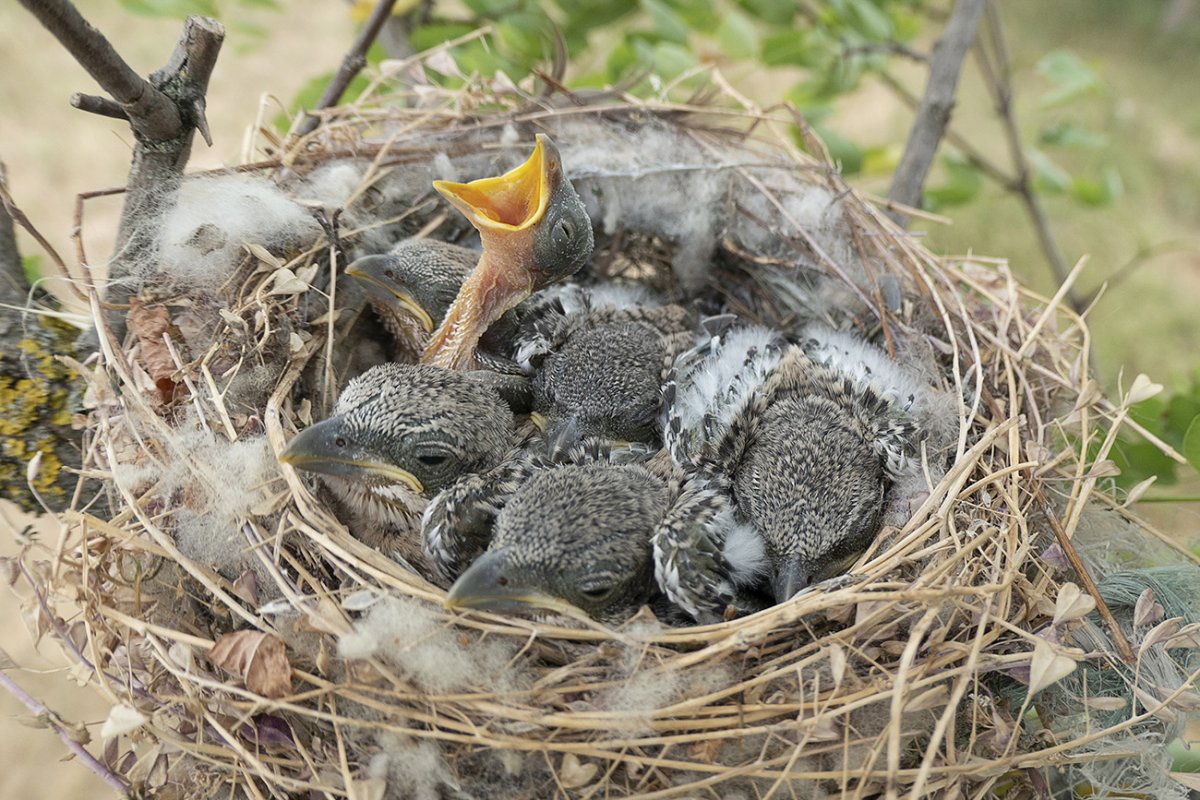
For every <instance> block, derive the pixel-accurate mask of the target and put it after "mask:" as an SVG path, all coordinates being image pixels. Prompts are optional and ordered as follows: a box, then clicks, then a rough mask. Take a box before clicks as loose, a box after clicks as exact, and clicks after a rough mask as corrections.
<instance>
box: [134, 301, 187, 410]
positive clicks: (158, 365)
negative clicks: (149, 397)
mask: <svg viewBox="0 0 1200 800" xmlns="http://www.w3.org/2000/svg"><path fill="white" fill-rule="evenodd" d="M125 322H126V324H127V325H128V326H129V331H130V332H131V333H132V334H133V335H134V336H136V337H137V339H138V344H140V345H141V356H142V358H141V361H142V366H143V367H145V368H146V372H147V373H148V374H149V375H150V380H152V381H154V385H155V386H156V387H157V388H158V393H159V396H160V399H161V400H162V402H164V403H170V402H171V401H173V400H175V399H176V396H177V392H181V391H182V390H183V387H182V386H181V385H180V384H178V383H176V381H175V378H174V375H175V370H176V366H175V359H173V358H171V351H170V350H169V349H168V348H167V344H166V342H164V341H163V336H164V335H165V336H170V335H171V327H172V326H171V318H170V317H169V316H168V315H167V309H166V308H164V307H163V306H148V305H146V304H145V303H143V302H142V301H141V300H140V299H139V298H137V297H131V298H129V314H128V315H127V316H126V317H125Z"/></svg>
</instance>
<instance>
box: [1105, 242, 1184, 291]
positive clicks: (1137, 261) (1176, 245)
mask: <svg viewBox="0 0 1200 800" xmlns="http://www.w3.org/2000/svg"><path fill="white" fill-rule="evenodd" d="M1175 253H1191V254H1193V255H1195V254H1197V253H1200V247H1197V246H1196V245H1195V244H1191V243H1188V242H1181V241H1166V242H1157V243H1156V244H1152V245H1146V246H1143V247H1139V248H1138V251H1137V252H1136V253H1134V254H1133V257H1132V258H1130V259H1129V260H1128V261H1126V262H1125V263H1124V264H1122V265H1121V266H1119V267H1117V268H1116V269H1115V270H1113V271H1112V274H1111V275H1109V276H1108V277H1107V278H1105V279H1104V280H1103V281H1101V282H1100V286H1098V287H1097V288H1096V289H1095V290H1093V291H1092V292H1089V293H1088V295H1087V297H1085V298H1084V302H1086V303H1088V304H1090V303H1091V302H1092V301H1094V300H1095V299H1096V298H1097V297H1098V296H1099V295H1100V289H1101V288H1102V287H1105V288H1108V289H1115V288H1116V287H1118V286H1120V285H1121V284H1122V283H1124V282H1125V281H1127V280H1129V278H1131V277H1133V274H1134V273H1135V272H1137V271H1138V270H1139V269H1141V268H1142V267H1144V266H1145V265H1146V264H1147V263H1149V262H1150V261H1152V260H1154V259H1156V258H1159V257H1160V256H1166V255H1172V254H1175Z"/></svg>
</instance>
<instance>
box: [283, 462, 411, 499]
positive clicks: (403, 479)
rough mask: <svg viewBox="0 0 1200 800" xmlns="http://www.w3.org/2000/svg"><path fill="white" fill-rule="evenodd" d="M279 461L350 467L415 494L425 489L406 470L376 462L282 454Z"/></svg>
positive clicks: (300, 464) (294, 465) (296, 464)
mask: <svg viewBox="0 0 1200 800" xmlns="http://www.w3.org/2000/svg"><path fill="white" fill-rule="evenodd" d="M279 461H280V462H281V463H283V464H290V465H292V466H293V467H300V468H304V467H305V466H306V465H308V464H346V465H348V466H351V467H356V468H358V469H360V470H362V471H363V472H365V473H367V474H368V475H377V476H379V477H380V478H387V479H389V480H392V481H395V482H396V483H402V484H404V485H405V486H407V487H408V488H409V489H411V490H412V491H414V492H416V493H417V494H421V493H422V492H424V491H425V487H424V486H423V485H422V484H421V481H419V480H417V476H416V475H413V474H412V473H411V472H409V471H408V470H406V469H400V467H397V466H395V465H394V464H384V463H381V462H378V461H355V460H354V459H352V458H332V457H329V456H309V455H304V454H302V453H283V454H282V455H280V456H279Z"/></svg>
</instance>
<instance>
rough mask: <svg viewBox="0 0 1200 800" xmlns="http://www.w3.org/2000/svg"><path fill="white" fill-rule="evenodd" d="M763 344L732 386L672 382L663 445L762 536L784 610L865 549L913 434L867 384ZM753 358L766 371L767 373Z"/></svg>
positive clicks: (796, 352)
mask: <svg viewBox="0 0 1200 800" xmlns="http://www.w3.org/2000/svg"><path fill="white" fill-rule="evenodd" d="M762 336H763V339H764V341H766V342H767V346H766V347H764V348H762V349H760V350H757V351H756V353H751V354H749V355H744V356H743V359H742V360H743V364H744V366H743V368H742V369H741V370H740V371H738V370H732V371H734V372H737V373H738V374H737V376H736V377H734V378H733V379H732V380H731V381H730V383H729V388H726V389H721V388H720V387H719V385H718V384H714V383H712V382H711V381H708V380H707V379H698V380H696V381H695V382H693V383H691V384H687V383H684V384H682V385H681V384H680V383H679V381H678V376H677V381H676V383H675V384H674V386H673V388H672V391H671V396H672V399H673V405H674V408H675V409H677V410H676V411H674V412H673V418H672V420H671V421H670V425H669V431H668V438H669V439H671V449H672V452H673V453H675V454H676V456H677V457H681V458H683V459H685V460H686V461H687V463H688V465H689V466H690V467H691V468H693V469H697V470H699V471H700V472H702V473H707V474H711V475H713V476H714V483H715V484H716V485H718V486H720V485H722V484H726V482H727V484H726V485H728V487H729V489H728V491H729V494H730V496H731V498H732V500H733V501H734V503H735V504H736V507H737V517H738V519H740V520H744V521H745V522H747V523H749V524H750V525H752V526H753V527H754V529H755V530H757V531H758V533H759V534H760V535H761V537H762V539H763V542H764V544H765V546H766V551H767V555H768V560H769V562H770V567H771V569H770V575H771V579H770V581H771V589H772V593H773V595H774V597H775V600H776V602H783V601H785V600H787V599H789V598H790V597H792V596H793V595H794V594H795V593H796V592H798V591H799V590H801V589H803V588H805V587H806V586H808V585H809V584H811V583H813V582H816V581H820V580H823V579H825V578H829V577H832V576H834V575H837V574H838V573H839V572H840V571H842V570H844V569H845V568H846V567H847V566H848V565H849V563H850V562H851V561H852V560H853V559H854V558H855V557H856V556H857V555H858V554H859V553H861V552H862V551H863V550H864V549H865V548H866V547H867V545H868V544H870V542H871V540H872V539H873V538H874V536H875V535H876V533H878V530H879V526H880V518H881V515H882V513H883V507H884V493H885V491H886V489H887V487H888V485H889V484H890V482H891V480H892V479H893V478H894V477H895V476H896V475H897V474H898V473H899V472H900V471H901V470H903V469H904V468H905V466H906V463H907V454H908V452H909V450H910V448H911V440H912V438H913V436H914V434H915V426H914V425H913V424H912V422H911V420H908V419H905V418H903V417H902V416H901V415H900V414H899V413H898V412H897V411H896V410H895V409H893V407H892V405H891V404H890V403H889V402H888V401H886V400H884V399H882V398H881V397H880V396H879V395H878V394H877V393H876V392H875V391H874V390H873V389H871V388H870V387H869V386H863V385H861V384H858V383H856V382H855V381H854V380H852V379H851V378H850V377H847V376H845V375H843V374H841V373H839V372H837V371H836V370H834V369H831V368H830V367H828V366H825V365H822V364H817V363H815V362H813V361H811V360H810V359H808V357H807V356H806V355H805V354H804V352H803V351H802V350H801V349H800V348H797V347H792V348H789V349H787V350H780V349H779V346H778V341H777V340H773V339H772V338H771V337H770V336H769V334H766V333H764V334H762ZM746 337H747V334H742V338H746ZM731 338H732V337H731ZM751 349H753V348H751ZM758 354H761V355H758ZM723 355H724V358H726V359H727V360H731V361H733V362H736V358H734V359H729V354H722V353H721V348H720V347H719V346H718V347H717V348H715V349H714V351H713V352H712V353H711V354H710V356H709V358H708V360H717V361H719V360H720V359H721V358H722V356H723ZM760 360H765V361H766V362H767V363H769V364H771V366H770V368H769V370H767V371H765V373H764V370H763V368H762V365H761V364H760V363H757V362H759V361H760ZM726 371H729V370H726ZM708 372H710V373H721V369H719V368H715V367H714V368H711V369H709V370H708ZM681 374H689V373H686V372H685V373H681ZM690 374H692V375H696V374H698V373H697V370H696V369H695V368H693V369H692V370H691V372H690ZM759 376H762V380H761V382H759V381H758V379H759ZM756 382H757V385H755V384H756ZM714 391H715V395H716V397H714ZM722 398H723V399H724V400H728V401H729V402H722ZM697 409H704V411H703V414H702V417H701V419H700V420H699V424H697V422H698V420H697ZM696 431H700V433H696Z"/></svg>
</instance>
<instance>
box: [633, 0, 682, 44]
mask: <svg viewBox="0 0 1200 800" xmlns="http://www.w3.org/2000/svg"><path fill="white" fill-rule="evenodd" d="M641 5H642V8H643V9H645V10H646V13H648V14H649V15H650V19H652V20H654V30H655V31H657V32H658V34H659V35H660V36H662V38H664V39H667V40H669V41H672V42H676V43H677V44H687V39H688V26H687V23H686V22H684V21H683V18H682V17H680V16H679V15H678V14H676V13H675V11H674V9H672V8H671V7H670V6H668V5H667V4H666V3H663V2H660V0H641Z"/></svg>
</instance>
